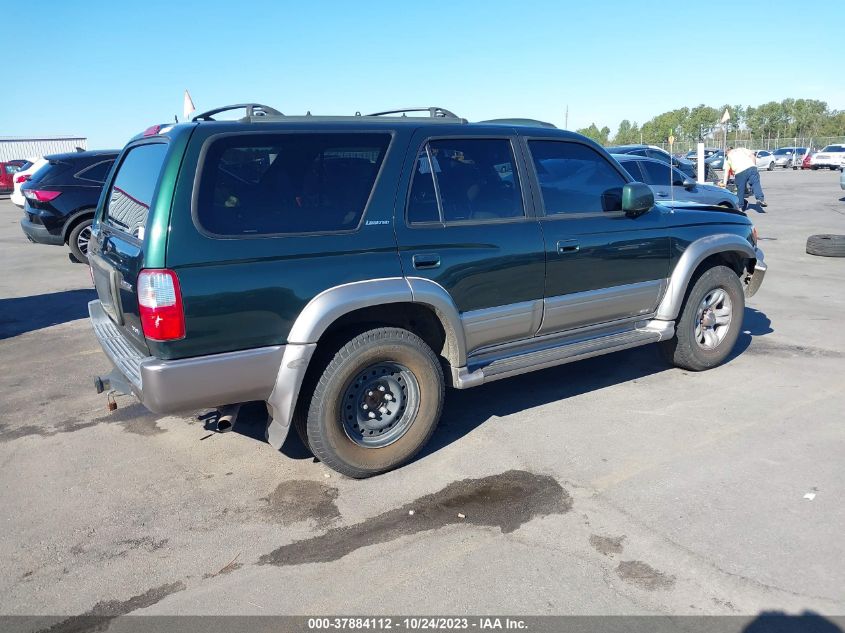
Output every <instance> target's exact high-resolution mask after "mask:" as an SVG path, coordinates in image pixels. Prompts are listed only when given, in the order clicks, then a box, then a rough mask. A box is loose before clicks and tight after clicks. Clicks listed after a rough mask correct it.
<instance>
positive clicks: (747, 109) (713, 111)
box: [576, 99, 845, 145]
mask: <svg viewBox="0 0 845 633" xmlns="http://www.w3.org/2000/svg"><path fill="white" fill-rule="evenodd" d="M725 108H727V109H728V110H729V111H730V114H731V119H730V121H729V122H728V123H727V132H728V135H729V136H731V137H733V136H735V135H739V136H740V137H744V138H747V137H748V136H749V135H751V137H753V138H776V137H781V138H792V137H805V138H807V137H823V136H845V110H831V109H830V108H829V107H828V105H827V103H826V102H824V101H819V100H817V99H784V100H783V101H780V102H778V101H769V102H768V103H764V104H762V105H759V106H742V105H729V104H726V105H723V106H721V107H719V108H713V107H710V106H707V105H704V104H701V105H698V106H695V107H694V108H678V109H677V110H670V111H669V112H664V113H662V114H658V115H657V116H656V117H654V118H652V119H650V120H648V121H646V122H645V123H643V124H642V125H638V124H637V122H636V121H633V122H632V121H630V120H628V119H624V120H623V121H622V122H621V123H620V124H619V129H618V130H617V131H616V134H615V135H613V136H612V137H611V131H610V128H608V127H607V126H604V127H602V128H599V127H597V126H596V124H595V123H593V124H591V125H590V126H589V127H585V128H581V129H580V130H576V132H578V133H579V134H583V135H584V136H588V137H590V138H591V139H593V140H594V141H596V142H598V143H601V144H602V145H625V144H628V143H648V144H657V143H665V142H666V140H667V138H668V137H669V135H670V134H671V135H673V136H674V137H675V140H676V141H697V140H699V138H701V139H704V140H707V139H720V138H721V137H722V134H723V131H724V127H723V126H722V124H720V123H719V121H720V119H721V118H722V113H723V112H724V111H725Z"/></svg>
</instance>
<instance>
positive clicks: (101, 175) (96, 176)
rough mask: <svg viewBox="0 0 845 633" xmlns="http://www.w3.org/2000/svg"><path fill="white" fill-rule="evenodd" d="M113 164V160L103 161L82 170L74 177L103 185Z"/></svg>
mask: <svg viewBox="0 0 845 633" xmlns="http://www.w3.org/2000/svg"><path fill="white" fill-rule="evenodd" d="M113 163H114V160H104V161H102V162H100V163H96V164H94V165H91V166H90V167H89V168H88V169H84V170H82V171H81V172H79V173H78V174H76V177H77V178H82V179H83V180H91V181H93V182H99V183H103V182H105V181H106V176H107V175H108V173H109V169H111V166H112V164H113Z"/></svg>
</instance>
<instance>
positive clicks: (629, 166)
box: [619, 160, 645, 182]
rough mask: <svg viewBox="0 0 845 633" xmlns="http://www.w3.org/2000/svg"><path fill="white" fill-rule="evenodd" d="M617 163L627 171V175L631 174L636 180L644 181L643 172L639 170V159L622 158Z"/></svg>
mask: <svg viewBox="0 0 845 633" xmlns="http://www.w3.org/2000/svg"><path fill="white" fill-rule="evenodd" d="M619 164H620V165H622V168H623V169H624V170H625V171H627V172H628V175H630V176H631V178H633V179H634V180H636V181H637V182H645V181H644V180H643V173H642V171H640V161H638V160H623V161H619Z"/></svg>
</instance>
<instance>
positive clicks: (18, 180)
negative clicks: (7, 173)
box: [10, 158, 47, 208]
mask: <svg viewBox="0 0 845 633" xmlns="http://www.w3.org/2000/svg"><path fill="white" fill-rule="evenodd" d="M30 160H32V165H30V166H29V167H27V168H26V169H22V170H21V171H19V172H17V173H15V175H14V177H13V179H12V180H13V184H14V187H15V188H14V190H13V191H12V195H11V198H10V199H11V201H12V202H13V203H14V204H16V205H17V206H19V207H21V208H23V205H24V202H25V199H24V197H23V193H22V192H21V186H22V185H23V184H24V183H25V182H26V181H27V180H29V177H30V176H32V174H34V173H35V172H36V171H38V170H39V169H41V167H43V166H44V165H46V164H47V159H45V158H38V159H30Z"/></svg>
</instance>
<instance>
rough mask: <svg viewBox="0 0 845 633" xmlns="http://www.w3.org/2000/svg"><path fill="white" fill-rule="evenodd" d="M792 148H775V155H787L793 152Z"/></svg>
mask: <svg viewBox="0 0 845 633" xmlns="http://www.w3.org/2000/svg"><path fill="white" fill-rule="evenodd" d="M791 153H792V148H791V147H780V148H778V149H776V150H775V156H785V155H786V154H791Z"/></svg>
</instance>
